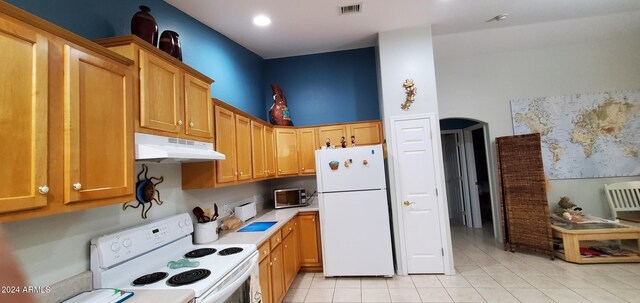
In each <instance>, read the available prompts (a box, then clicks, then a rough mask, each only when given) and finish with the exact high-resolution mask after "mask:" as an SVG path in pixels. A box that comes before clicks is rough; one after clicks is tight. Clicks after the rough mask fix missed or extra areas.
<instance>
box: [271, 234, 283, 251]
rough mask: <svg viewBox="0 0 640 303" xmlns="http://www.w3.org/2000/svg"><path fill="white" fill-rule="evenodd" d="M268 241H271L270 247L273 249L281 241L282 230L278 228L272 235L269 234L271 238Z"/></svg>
mask: <svg viewBox="0 0 640 303" xmlns="http://www.w3.org/2000/svg"><path fill="white" fill-rule="evenodd" d="M269 242H270V243H271V249H275V248H276V246H277V245H278V244H280V242H282V232H280V230H278V231H277V232H275V233H274V234H273V236H271V239H269Z"/></svg>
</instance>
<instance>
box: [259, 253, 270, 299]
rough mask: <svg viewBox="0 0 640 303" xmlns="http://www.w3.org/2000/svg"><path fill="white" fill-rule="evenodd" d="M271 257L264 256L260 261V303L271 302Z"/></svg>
mask: <svg viewBox="0 0 640 303" xmlns="http://www.w3.org/2000/svg"><path fill="white" fill-rule="evenodd" d="M271 264H272V263H271V259H270V258H268V257H267V258H265V259H264V260H262V261H261V262H260V265H259V269H260V292H261V293H262V303H271V302H272V300H271Z"/></svg>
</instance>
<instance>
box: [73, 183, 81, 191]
mask: <svg viewBox="0 0 640 303" xmlns="http://www.w3.org/2000/svg"><path fill="white" fill-rule="evenodd" d="M73 189H75V190H81V189H82V184H80V182H76V183H73Z"/></svg>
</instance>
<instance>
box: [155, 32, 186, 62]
mask: <svg viewBox="0 0 640 303" xmlns="http://www.w3.org/2000/svg"><path fill="white" fill-rule="evenodd" d="M178 36H179V35H178V33H176V32H174V31H164V32H162V34H161V35H160V45H158V47H159V48H160V49H161V50H163V51H164V52H165V53H167V54H169V55H171V56H172V57H174V58H176V59H178V60H180V61H182V49H181V48H180V40H178Z"/></svg>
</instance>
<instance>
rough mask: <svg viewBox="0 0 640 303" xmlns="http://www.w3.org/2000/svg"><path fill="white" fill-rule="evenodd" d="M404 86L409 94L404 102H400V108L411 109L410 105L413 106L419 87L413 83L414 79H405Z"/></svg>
mask: <svg viewBox="0 0 640 303" xmlns="http://www.w3.org/2000/svg"><path fill="white" fill-rule="evenodd" d="M402 86H403V87H404V90H405V93H406V94H407V99H406V100H405V101H404V102H403V103H402V104H400V108H402V109H404V110H409V107H411V104H413V101H415V98H416V94H417V93H418V89H417V88H416V86H415V85H414V84H413V80H412V79H407V80H404V83H402Z"/></svg>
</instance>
